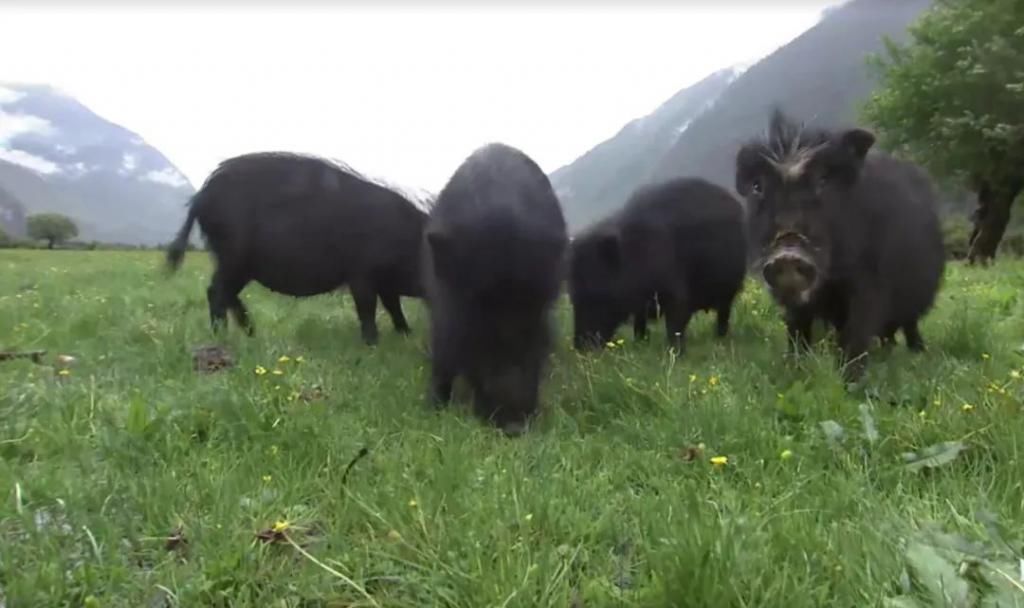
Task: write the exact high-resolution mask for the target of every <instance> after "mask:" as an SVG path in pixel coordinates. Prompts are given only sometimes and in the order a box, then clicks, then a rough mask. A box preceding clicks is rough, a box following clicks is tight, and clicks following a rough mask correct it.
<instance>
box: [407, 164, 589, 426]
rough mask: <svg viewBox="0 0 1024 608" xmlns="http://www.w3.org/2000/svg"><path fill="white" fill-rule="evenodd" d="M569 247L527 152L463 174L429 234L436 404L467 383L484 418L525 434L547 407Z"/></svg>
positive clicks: (433, 217)
mask: <svg viewBox="0 0 1024 608" xmlns="http://www.w3.org/2000/svg"><path fill="white" fill-rule="evenodd" d="M568 240H569V238H568V235H567V234H566V223H565V219H564V217H563V215H562V209H561V206H560V205H559V202H558V198H557V197H556V196H555V193H554V191H553V189H552V187H551V184H550V182H549V181H548V178H547V176H546V175H545V174H544V172H543V171H542V170H541V169H540V167H538V166H537V164H536V163H534V161H533V160H531V159H530V158H529V157H528V156H526V155H525V154H523V153H522V152H520V151H519V150H516V149H514V148H511V147H509V146H506V145H503V144H490V145H487V146H484V147H482V148H480V149H478V150H476V151H475V152H474V153H473V154H472V155H470V156H469V158H467V159H466V160H465V162H463V163H462V165H461V166H460V167H459V168H458V169H457V170H456V171H455V174H454V175H453V176H452V177H451V179H450V180H449V182H448V184H447V185H446V186H445V188H444V190H442V191H441V193H440V195H439V196H438V198H437V203H436V204H435V206H434V208H433V209H432V210H431V213H430V219H429V220H428V223H427V227H426V230H425V234H424V247H425V251H424V254H423V260H424V284H425V285H426V288H427V303H428V306H429V310H430V332H431V339H430V351H431V352H430V355H431V381H430V390H429V399H430V400H431V401H432V402H433V403H434V404H435V405H438V406H440V405H443V404H446V403H447V402H448V401H449V400H450V398H451V392H452V383H453V381H454V379H455V378H456V376H458V375H463V376H465V378H466V379H467V380H468V382H469V385H470V387H471V388H472V390H473V399H474V407H475V410H476V412H477V414H478V415H479V416H480V417H482V418H484V419H487V420H490V421H492V422H493V423H494V424H496V425H497V426H498V427H500V428H502V429H503V430H504V431H505V432H506V433H507V434H509V435H516V434H519V433H521V432H522V431H523V430H524V429H525V426H526V424H527V422H528V421H529V419H530V417H531V416H532V415H533V414H534V413H535V411H536V410H537V408H538V401H539V391H540V384H541V375H542V372H543V368H544V363H545V360H546V358H547V356H548V355H549V352H550V350H551V342H552V339H551V332H552V328H551V318H550V317H551V309H552V306H553V305H554V303H555V301H556V299H557V298H558V295H559V292H560V287H561V280H562V277H563V274H564V272H563V264H564V262H563V259H564V255H565V249H566V247H567V245H568Z"/></svg>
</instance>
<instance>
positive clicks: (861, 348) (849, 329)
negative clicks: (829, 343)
mask: <svg viewBox="0 0 1024 608" xmlns="http://www.w3.org/2000/svg"><path fill="white" fill-rule="evenodd" d="M879 302H880V298H878V297H877V295H875V294H874V293H873V292H871V291H868V292H866V293H865V292H861V293H859V294H856V295H854V299H853V301H852V302H851V303H850V314H849V317H848V318H847V320H846V323H844V324H843V329H842V331H841V332H840V336H839V340H840V345H841V347H842V353H843V364H844V372H843V376H844V379H845V380H846V381H847V382H857V381H858V380H860V379H861V377H863V375H864V370H865V368H866V367H867V352H868V346H869V345H870V343H871V339H872V338H874V337H875V336H877V335H879V333H881V332H880V331H879V330H880V329H881V328H880V327H879V321H878V319H880V318H884V316H883V315H882V314H881V311H880V310H879Z"/></svg>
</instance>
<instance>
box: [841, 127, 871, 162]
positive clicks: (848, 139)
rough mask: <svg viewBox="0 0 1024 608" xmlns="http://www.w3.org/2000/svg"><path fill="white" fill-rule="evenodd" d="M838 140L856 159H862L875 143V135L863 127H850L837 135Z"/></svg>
mask: <svg viewBox="0 0 1024 608" xmlns="http://www.w3.org/2000/svg"><path fill="white" fill-rule="evenodd" d="M839 142H840V145H842V146H843V148H844V149H845V150H846V151H847V152H849V153H850V154H851V155H853V157H854V158H855V159H857V161H863V160H864V157H865V156H867V154H868V150H870V149H871V146H873V145H875V135H874V133H872V132H871V131H866V130H864V129H850V130H848V131H844V132H843V134H842V135H840V136H839Z"/></svg>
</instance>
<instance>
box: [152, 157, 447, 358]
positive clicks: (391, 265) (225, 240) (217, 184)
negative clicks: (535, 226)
mask: <svg viewBox="0 0 1024 608" xmlns="http://www.w3.org/2000/svg"><path fill="white" fill-rule="evenodd" d="M426 219H427V215H426V212H424V211H422V210H420V209H419V208H418V207H416V205H415V204H413V203H412V202H411V201H409V200H408V199H407V198H405V197H404V196H402V195H401V194H399V193H398V192H395V191H394V190H391V189H390V188H387V187H384V186H382V185H379V184H376V183H373V182H372V181H370V180H368V179H367V178H365V177H363V176H361V175H359V174H357V173H356V172H354V171H353V170H351V169H349V168H348V167H344V166H342V165H340V164H336V163H333V162H330V161H327V160H324V159H320V158H315V157H309V156H301V155H296V154H287V153H282V152H261V153H254V154H245V155H242V156H236V157H234V158H231V159H228V160H226V161H224V162H223V163H221V164H220V166H218V167H217V169H216V170H214V172H213V173H212V174H210V176H209V177H208V178H207V179H206V182H205V183H204V184H203V186H202V188H200V189H199V191H198V192H197V193H196V194H195V196H193V197H192V200H191V202H190V204H189V211H188V217H187V218H186V219H185V224H184V225H183V226H182V227H181V230H180V231H179V232H178V236H177V238H175V240H174V242H173V243H172V244H171V246H170V248H169V249H168V251H167V261H168V264H169V265H170V267H171V269H172V270H174V269H177V268H178V266H180V264H181V260H182V258H183V257H184V255H185V247H186V244H187V242H188V235H189V233H190V232H191V230H192V224H193V222H196V221H198V222H199V227H200V229H201V230H202V232H203V235H204V237H205V239H206V243H207V246H208V247H209V249H210V250H211V252H212V254H213V257H214V259H215V266H216V267H215V270H214V273H213V277H212V279H211V281H210V286H209V288H208V289H207V291H206V295H207V299H208V300H209V305H210V322H211V325H212V326H213V329H214V331H217V330H218V329H219V328H221V327H223V326H224V325H226V322H227V311H228V310H229V309H230V310H231V311H232V312H233V313H234V316H235V320H236V321H237V322H238V324H239V326H241V327H242V328H243V329H244V330H245V331H246V332H247V333H249V334H250V335H251V334H252V324H251V322H250V320H249V315H248V313H247V311H246V309H245V306H244V305H243V304H242V301H241V299H240V298H239V292H241V291H242V289H243V288H244V287H245V286H246V284H248V283H249V281H257V282H259V283H260V284H262V285H263V286H265V287H267V288H268V289H271V290H273V291H276V292H278V293H282V294H286V295H291V296H300V297H301V296H311V295H316V294H322V293H326V292H329V291H332V290H334V289H338V288H340V287H342V286H344V285H348V287H349V291H350V292H351V293H352V299H353V300H354V301H355V305H356V312H357V314H358V315H359V324H360V326H361V333H362V338H363V341H365V342H366V343H367V344H375V343H376V342H377V337H378V336H377V323H376V320H375V318H374V317H375V315H376V311H377V298H378V297H379V298H380V301H381V304H383V306H384V309H385V310H387V312H388V314H389V315H390V316H391V320H392V322H393V323H394V326H395V329H396V330H397V331H399V332H401V333H408V332H409V325H408V323H407V322H406V320H405V316H404V315H403V314H402V306H401V304H400V302H399V297H400V296H411V297H422V286H421V283H420V275H419V268H420V261H419V256H420V241H421V239H422V236H423V227H424V225H425V224H426Z"/></svg>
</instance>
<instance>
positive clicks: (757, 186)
mask: <svg viewBox="0 0 1024 608" xmlns="http://www.w3.org/2000/svg"><path fill="white" fill-rule="evenodd" d="M750 191H751V192H753V193H754V194H756V195H758V196H761V195H762V194H764V184H762V183H761V178H760V177H755V178H754V181H752V182H751V183H750Z"/></svg>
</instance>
